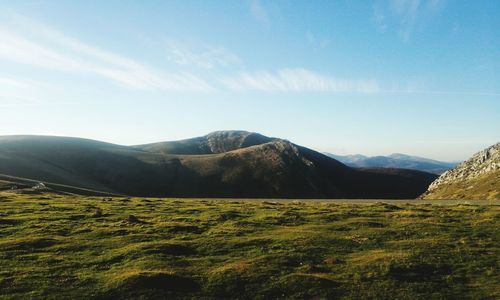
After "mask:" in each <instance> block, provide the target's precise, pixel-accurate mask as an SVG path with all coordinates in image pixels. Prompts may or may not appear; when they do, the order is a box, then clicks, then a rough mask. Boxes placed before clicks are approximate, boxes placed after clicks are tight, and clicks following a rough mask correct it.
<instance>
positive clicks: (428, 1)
mask: <svg viewBox="0 0 500 300" xmlns="http://www.w3.org/2000/svg"><path fill="white" fill-rule="evenodd" d="M444 6H445V1H444V0H383V1H379V2H376V3H375V5H374V6H373V13H372V20H373V22H374V23H375V25H376V26H377V28H378V29H379V31H381V32H385V31H387V29H388V28H390V27H391V26H392V27H395V30H396V31H397V33H398V35H399V36H400V37H401V39H403V40H404V41H408V40H409V39H410V37H411V35H412V33H413V31H414V30H415V28H416V26H417V25H419V24H420V23H421V22H424V21H425V20H426V19H427V18H428V17H429V16H432V15H434V14H435V13H437V12H439V11H440V10H442V9H443V8H444Z"/></svg>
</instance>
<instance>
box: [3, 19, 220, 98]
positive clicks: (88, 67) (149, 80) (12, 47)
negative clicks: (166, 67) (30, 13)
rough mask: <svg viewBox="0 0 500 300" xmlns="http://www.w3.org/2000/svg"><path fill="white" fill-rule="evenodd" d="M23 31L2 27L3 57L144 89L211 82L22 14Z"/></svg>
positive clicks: (197, 87) (196, 87)
mask: <svg viewBox="0 0 500 300" xmlns="http://www.w3.org/2000/svg"><path fill="white" fill-rule="evenodd" d="M17 20H18V22H21V25H22V26H20V27H21V28H23V29H24V31H22V32H17V31H11V30H8V29H5V28H0V40H1V41H2V42H1V43H0V60H6V61H11V62H16V63H21V64H25V65H30V66H33V67H39V68H45V69H49V70H56V71H61V72H68V73H84V74H94V75H97V76H100V77H102V78H105V79H108V80H111V81H113V82H115V83H118V84H120V85H123V86H126V87H129V88H133V89H141V90H166V91H206V90H211V89H212V88H211V86H210V85H209V84H208V83H207V82H206V81H205V80H203V79H201V78H199V77H197V76H195V75H193V74H190V73H186V72H160V71H158V70H154V69H153V68H151V67H148V66H146V65H144V64H141V63H139V62H136V61H134V60H133V59H130V58H127V57H124V56H121V55H117V54H115V53H113V52H110V51H106V50H102V49H100V48H97V47H94V46H91V45H89V44H86V43H84V42H81V41H79V40H77V39H74V38H71V37H68V36H66V35H64V34H62V33H60V32H58V31H56V30H53V29H51V28H49V27H47V26H44V25H43V24H37V23H34V22H32V21H30V20H26V19H25V18H22V17H18V18H17Z"/></svg>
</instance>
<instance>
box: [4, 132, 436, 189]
mask: <svg viewBox="0 0 500 300" xmlns="http://www.w3.org/2000/svg"><path fill="white" fill-rule="evenodd" d="M0 174H6V175H12V176H19V177H24V178H30V179H35V180H43V181H50V182H53V183H60V184H65V185H71V186H75V187H81V188H86V189H92V190H97V191H103V192H109V193H119V194H127V195H136V196H165V197H166V196H172V197H263V198H415V197H417V196H418V195H420V194H421V193H423V192H424V191H425V190H426V188H427V186H428V185H429V184H430V182H432V181H433V180H434V179H435V177H436V176H435V175H433V174H429V173H424V172H418V171H410V170H397V169H353V168H350V167H348V166H346V165H344V164H342V163H340V162H338V161H336V160H334V159H331V158H329V157H327V156H325V155H323V154H321V153H318V152H316V151H313V150H311V149H308V148H305V147H301V146H298V145H295V144H293V143H290V142H289V141H286V140H281V139H277V138H268V137H265V136H262V135H260V134H256V133H250V132H245V131H220V132H214V133H211V134H209V135H206V136H203V137H198V138H194V139H188V140H182V141H177V142H163V143H156V144H148V145H140V146H133V147H126V146H119V145H113V144H108V143H103V142H97V141H91V140H85V139H76V138H64V137H43V136H42V137H41V136H6V137H0Z"/></svg>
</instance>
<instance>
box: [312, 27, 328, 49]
mask: <svg viewBox="0 0 500 300" xmlns="http://www.w3.org/2000/svg"><path fill="white" fill-rule="evenodd" d="M306 40H307V42H308V43H309V44H310V45H311V46H312V47H313V50H314V51H318V50H320V49H324V48H325V47H326V46H327V45H328V44H329V43H330V40H329V39H328V38H325V37H319V36H317V35H315V34H314V33H312V32H311V31H307V32H306Z"/></svg>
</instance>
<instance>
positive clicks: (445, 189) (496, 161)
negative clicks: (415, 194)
mask: <svg viewBox="0 0 500 300" xmlns="http://www.w3.org/2000/svg"><path fill="white" fill-rule="evenodd" d="M486 183H487V184H486ZM499 193H500V143H497V144H495V145H493V146H490V147H488V148H487V149H485V150H482V151H480V152H478V153H476V154H475V155H473V156H472V157H471V158H470V159H468V160H466V161H464V162H463V163H461V164H459V165H458V166H457V167H456V168H454V169H451V170H448V171H446V172H445V173H443V174H442V175H441V176H440V177H439V178H438V179H436V180H435V181H434V182H433V183H432V184H431V185H430V186H429V188H428V190H427V192H426V193H425V194H424V195H423V196H422V197H423V198H425V199H443V198H447V199H452V198H470V199H478V198H480V199H495V197H498V196H497V195H499Z"/></svg>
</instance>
